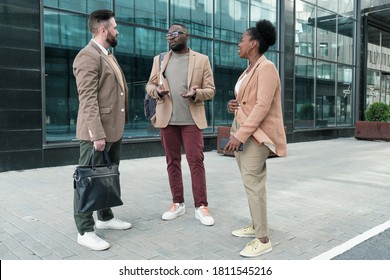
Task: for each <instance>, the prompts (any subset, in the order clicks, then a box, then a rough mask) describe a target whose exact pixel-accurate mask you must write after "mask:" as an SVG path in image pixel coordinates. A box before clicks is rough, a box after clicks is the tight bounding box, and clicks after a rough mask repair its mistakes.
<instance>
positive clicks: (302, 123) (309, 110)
mask: <svg viewBox="0 0 390 280" xmlns="http://www.w3.org/2000/svg"><path fill="white" fill-rule="evenodd" d="M314 70H315V69H314V60H313V59H309V58H304V57H296V59H295V122H294V124H295V128H312V127H314V81H315V79H314Z"/></svg>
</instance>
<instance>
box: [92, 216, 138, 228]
mask: <svg viewBox="0 0 390 280" xmlns="http://www.w3.org/2000/svg"><path fill="white" fill-rule="evenodd" d="M95 226H96V228H98V229H129V228H131V224H130V223H128V222H125V221H122V220H119V219H117V218H112V219H111V220H108V221H100V220H97V221H96V222H95Z"/></svg>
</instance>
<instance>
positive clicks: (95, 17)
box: [88, 10, 115, 34]
mask: <svg viewBox="0 0 390 280" xmlns="http://www.w3.org/2000/svg"><path fill="white" fill-rule="evenodd" d="M112 17H115V14H114V12H113V11H110V10H96V11H94V12H92V13H91V14H90V15H89V18H88V27H89V31H90V32H91V33H92V34H95V33H96V32H97V31H98V27H99V25H100V23H102V22H104V23H105V24H107V22H108V21H109V20H110V18H112Z"/></svg>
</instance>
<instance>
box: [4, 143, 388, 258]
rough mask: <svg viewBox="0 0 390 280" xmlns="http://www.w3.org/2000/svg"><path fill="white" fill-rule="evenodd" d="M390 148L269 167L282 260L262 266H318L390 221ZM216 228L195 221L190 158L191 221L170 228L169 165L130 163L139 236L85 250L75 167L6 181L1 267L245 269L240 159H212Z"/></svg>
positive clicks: (349, 146) (121, 236)
mask: <svg viewBox="0 0 390 280" xmlns="http://www.w3.org/2000/svg"><path fill="white" fill-rule="evenodd" d="M389 159H390V143H388V142H371V141H358V140H355V139H353V138H340V139H335V140H324V141H316V142H306V143H293V144H288V156H287V157H286V158H271V159H269V160H268V161H267V167H268V178H267V192H268V209H269V213H268V216H269V226H270V239H271V240H272V243H273V251H272V252H271V253H268V254H266V255H263V256H260V257H258V258H257V259H269V260H288V259H293V260H309V259H311V258H313V257H315V256H317V255H320V254H322V253H324V252H326V251H328V250H330V249H331V248H333V247H335V246H338V245H340V244H342V243H344V242H346V241H347V240H349V239H351V238H353V237H355V236H357V235H359V234H361V233H362V232H365V231H367V230H369V229H371V228H373V227H375V226H377V225H379V224H382V223H384V222H386V221H388V220H390V211H389V209H390V208H389V207H390V205H389V197H390V160H389ZM205 166H206V175H207V183H208V200H209V208H210V212H211V213H212V215H213V216H214V218H215V221H216V223H215V225H214V226H212V227H207V226H203V225H201V224H200V222H199V221H198V220H196V219H195V218H194V206H193V199H192V192H191V185H190V180H189V170H188V165H187V162H186V160H185V157H184V156H183V177H184V183H185V193H186V208H187V209H186V210H187V212H186V214H185V215H183V216H181V217H179V218H177V219H176V220H173V221H162V220H161V214H162V213H163V212H164V211H166V209H167V208H168V206H169V204H170V202H171V201H170V197H171V195H170V190H169V186H168V179H167V173H166V163H165V158H164V157H153V158H141V159H132V160H123V161H122V162H121V166H120V171H121V183H122V199H123V201H124V205H123V206H120V207H116V208H113V211H114V214H115V215H116V217H118V218H120V219H124V220H127V221H129V222H131V223H132V224H133V227H132V228H131V229H130V230H127V231H115V230H97V233H98V234H99V235H100V236H101V237H102V238H104V239H106V240H107V241H108V242H110V243H111V248H110V249H109V250H106V251H101V252H96V251H90V250H88V249H86V248H84V247H81V246H79V245H78V244H77V243H76V241H75V240H76V236H77V231H76V228H75V225H74V221H73V211H72V209H73V206H72V203H73V189H72V173H73V170H74V168H75V166H73V165H72V166H64V167H54V168H42V169H34V170H25V171H11V172H4V173H0V259H2V260H6V259H11V260H14V259H16V260H17V259H23V260H35V259H44V260H51V259H54V260H61V259H63V260H68V259H75V260H99V259H111V260H145V259H152V260H202V259H205V260H240V259H243V258H242V257H240V256H239V252H240V250H241V249H242V248H243V247H244V246H245V244H246V243H247V242H249V241H250V239H246V238H237V237H233V236H232V235H231V231H232V230H234V229H237V228H239V227H241V226H245V225H247V224H249V223H250V220H249V217H250V216H249V209H248V203H247V199H246V196H245V192H244V188H243V186H242V183H241V179H240V175H239V172H238V169H237V165H236V162H235V159H234V158H233V157H227V156H223V155H220V154H217V152H216V151H212V152H207V153H205Z"/></svg>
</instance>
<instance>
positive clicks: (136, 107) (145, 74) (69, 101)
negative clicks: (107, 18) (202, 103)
mask: <svg viewBox="0 0 390 280" xmlns="http://www.w3.org/2000/svg"><path fill="white" fill-rule="evenodd" d="M277 2H278V1H268V0H267V1H252V2H251V3H252V5H251V6H249V4H248V3H249V1H248V0H228V1H225V0H223V1H222V0H214V1H212V0H183V1H182V0H180V1H179V0H172V1H168V0H156V1H154V0H143V1H135V0H132V1H128V0H115V1H114V0H100V1H95V0H94V1H92V0H83V1H77V2H76V1H70V0H55V1H53V0H45V1H44V43H45V70H46V80H45V100H46V116H45V119H46V143H54V142H70V141H73V140H76V139H75V122H76V119H77V112H78V96H77V89H76V83H75V78H74V76H73V71H72V64H73V60H74V58H75V56H76V55H77V53H78V52H79V51H80V49H82V48H83V47H84V46H85V45H86V44H87V43H88V42H89V41H90V39H91V34H90V33H89V31H88V27H87V19H88V15H89V13H90V12H92V11H93V10H96V9H110V10H113V11H114V12H115V14H116V21H117V24H118V31H119V36H118V46H117V47H116V48H115V49H114V50H113V53H114V54H115V56H116V58H117V60H118V62H119V64H120V65H121V68H122V70H123V72H124V73H125V76H126V81H127V85H128V87H129V123H128V124H126V127H125V134H124V138H125V139H128V138H144V137H158V136H159V130H157V129H154V128H153V127H152V126H151V125H150V121H148V120H146V119H145V117H144V112H143V100H144V96H145V84H146V83H147V81H148V79H149V75H150V70H151V68H152V63H153V57H154V56H155V55H158V54H159V53H161V52H165V51H167V50H168V44H167V41H166V39H165V34H166V32H167V29H168V27H169V24H170V23H173V22H179V23H184V24H185V25H186V26H187V27H188V29H189V33H190V41H189V46H190V47H191V48H192V49H193V50H195V51H198V52H201V53H203V54H205V55H207V56H208V57H209V59H210V63H211V66H212V68H213V71H214V80H215V84H216V95H215V98H214V99H213V100H211V101H208V102H206V114H207V119H208V123H209V128H207V129H206V130H205V134H208V133H216V126H219V125H230V124H231V121H232V117H233V115H231V114H228V112H227V109H226V104H227V101H228V100H229V99H231V98H233V89H234V85H235V83H236V81H237V79H238V77H239V76H240V74H241V73H242V71H243V70H244V69H245V68H246V66H247V60H244V59H240V58H239V56H238V54H237V44H238V42H239V40H240V37H241V34H242V32H244V31H245V30H246V29H247V28H248V27H249V26H250V24H251V23H250V17H251V18H252V19H253V20H254V21H255V20H257V19H260V18H267V19H270V20H271V21H272V22H273V23H275V24H278V19H277V15H278V13H279V12H278V6H277ZM168 4H170V6H169V7H168ZM251 8H253V9H254V11H251ZM256 9H257V10H256ZM249 15H250V17H249ZM213 22H215V26H214V27H213ZM272 50H273V51H270V52H269V53H267V57H268V58H269V59H271V60H272V61H273V62H274V63H275V64H276V63H277V61H278V47H277V46H275V47H274V48H273V49H272Z"/></svg>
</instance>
